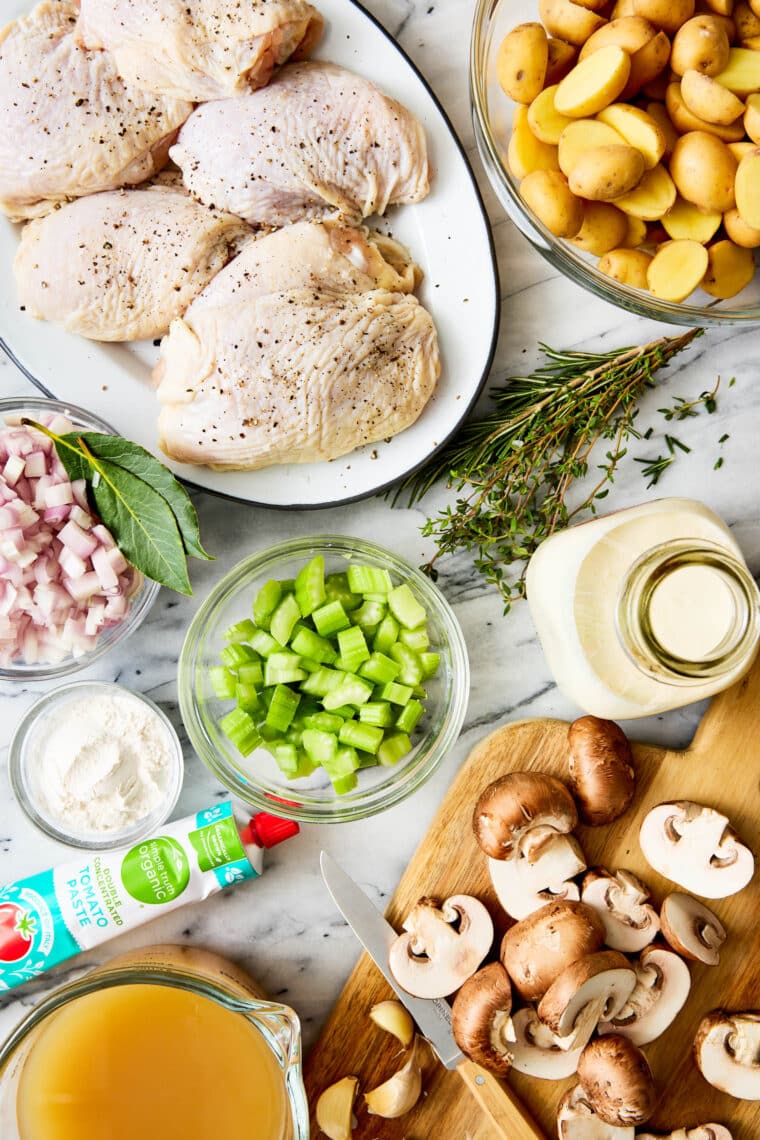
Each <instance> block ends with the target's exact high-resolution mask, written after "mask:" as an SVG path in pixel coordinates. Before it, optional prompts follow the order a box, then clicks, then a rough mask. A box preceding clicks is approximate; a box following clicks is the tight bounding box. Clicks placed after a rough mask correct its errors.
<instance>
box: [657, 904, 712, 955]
mask: <svg viewBox="0 0 760 1140" xmlns="http://www.w3.org/2000/svg"><path fill="white" fill-rule="evenodd" d="M660 923H661V925H662V933H663V936H664V938H665V940H666V942H668V943H669V944H670V945H671V946H672V947H673V949H674V950H677V951H678V953H679V954H683V956H684V958H690V959H691V960H692V961H693V962H703V963H704V964H705V966H717V965H718V963H719V962H720V948H721V946H722V945H723V943H724V942H725V941H726V938H727V934H726V928H725V926H724V925H723V923H722V922H721V921H720V919H719V918H718V916H717V914H714V913H713V911H711V910H710V908H709V906H705V904H704V903H703V902H700V900H699V899H695V898H692V896H691V895H685V894H682V893H681V891H673V893H672V894H670V895H668V896H667V898H666V899H665V900H664V901H663V904H662V906H661V908H660Z"/></svg>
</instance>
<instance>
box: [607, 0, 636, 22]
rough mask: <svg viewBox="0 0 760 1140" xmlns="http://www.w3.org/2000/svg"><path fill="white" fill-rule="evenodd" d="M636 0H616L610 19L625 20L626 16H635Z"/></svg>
mask: <svg viewBox="0 0 760 1140" xmlns="http://www.w3.org/2000/svg"><path fill="white" fill-rule="evenodd" d="M633 3H634V0H615V3H614V4H613V5H612V11H611V12H610V20H624V19H625V17H626V16H635V15H636V12H635V11H634V7H633Z"/></svg>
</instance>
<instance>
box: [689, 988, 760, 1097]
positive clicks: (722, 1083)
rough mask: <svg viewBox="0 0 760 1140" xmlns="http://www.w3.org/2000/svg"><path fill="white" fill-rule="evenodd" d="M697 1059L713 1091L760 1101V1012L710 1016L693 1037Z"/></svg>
mask: <svg viewBox="0 0 760 1140" xmlns="http://www.w3.org/2000/svg"><path fill="white" fill-rule="evenodd" d="M694 1056H695V1058H696V1061H697V1066H698V1068H699V1071H700V1073H701V1074H702V1076H703V1077H704V1078H705V1080H706V1081H707V1082H708V1083H709V1084H711V1085H712V1086H713V1088H716V1089H720V1091H721V1092H725V1093H728V1094H729V1096H734V1097H736V1098H737V1099H738V1100H760V1011H758V1010H748V1011H746V1012H744V1013H727V1012H726V1011H725V1010H723V1009H714V1010H713V1011H712V1012H711V1013H708V1014H707V1015H706V1016H705V1017H703V1018H702V1020H701V1021H700V1023H699V1027H698V1029H697V1034H696V1037H695V1038H694Z"/></svg>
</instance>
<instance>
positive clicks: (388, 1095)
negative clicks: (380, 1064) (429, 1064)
mask: <svg viewBox="0 0 760 1140" xmlns="http://www.w3.org/2000/svg"><path fill="white" fill-rule="evenodd" d="M421 1092H422V1070H421V1069H420V1067H419V1065H418V1064H417V1038H415V1042H414V1047H413V1048H412V1052H411V1056H410V1057H409V1060H408V1061H407V1062H406V1064H405V1065H404V1067H403V1068H402V1069H399V1070H398V1072H397V1073H394V1074H393V1076H392V1077H390V1078H389V1080H387V1081H385V1083H384V1084H382V1085H378V1086H377V1088H376V1089H372V1091H371V1092H368V1093H365V1094H364V1100H365V1102H366V1105H367V1111H368V1112H369V1113H370V1115H371V1116H382V1117H383V1118H384V1119H385V1120H395V1118H396V1117H397V1116H404V1114H405V1113H407V1112H410V1111H411V1109H413V1108H414V1106H415V1104H416V1103H417V1101H418V1100H419V1099H420V1094H421Z"/></svg>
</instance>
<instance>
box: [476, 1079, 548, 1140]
mask: <svg viewBox="0 0 760 1140" xmlns="http://www.w3.org/2000/svg"><path fill="white" fill-rule="evenodd" d="M457 1072H458V1073H459V1075H460V1077H461V1078H462V1080H463V1081H464V1083H465V1084H466V1085H467V1088H468V1089H469V1090H470V1092H471V1093H472V1095H473V1096H474V1097H475V1100H476V1101H477V1102H478V1104H479V1105H480V1107H481V1109H482V1110H483V1112H484V1113H485V1115H486V1116H487V1117H488V1119H489V1121H490V1122H491V1124H492V1125H493V1127H494V1129H495V1131H496V1134H497V1135H498V1136H501V1137H503V1140H546V1138H545V1136H544V1134H543V1132H542V1131H541V1129H540V1128H539V1127H538V1125H537V1124H536V1122H535V1120H533V1118H532V1117H531V1115H530V1114H529V1113H528V1111H527V1109H526V1108H524V1106H523V1105H522V1104H521V1103H520V1101H519V1100H518V1099H517V1097H516V1096H515V1094H514V1093H513V1092H512V1090H511V1089H510V1088H509V1086H508V1085H506V1084H503V1083H502V1082H501V1081H499V1080H497V1079H496V1077H494V1076H493V1075H492V1074H491V1073H489V1072H487V1071H486V1069H482V1068H481V1067H480V1065H476V1064H475V1062H474V1061H462V1063H461V1064H459V1065H457Z"/></svg>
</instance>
